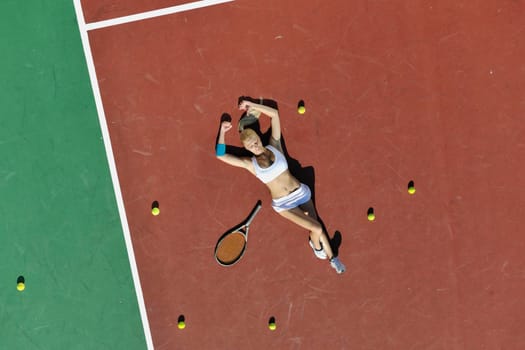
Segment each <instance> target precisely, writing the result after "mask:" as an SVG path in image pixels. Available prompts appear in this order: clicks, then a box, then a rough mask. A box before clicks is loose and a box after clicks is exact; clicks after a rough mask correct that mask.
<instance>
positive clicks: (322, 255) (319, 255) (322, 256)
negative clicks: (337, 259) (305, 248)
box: [308, 240, 328, 260]
mask: <svg viewBox="0 0 525 350" xmlns="http://www.w3.org/2000/svg"><path fill="white" fill-rule="evenodd" d="M308 243H309V244H310V247H312V250H313V251H314V254H315V256H316V257H317V259H323V260H326V259H328V256H327V255H326V252H325V251H324V249H323V244H322V243H321V242H319V244H321V250H317V249H315V246H314V244H313V243H312V241H311V240H308Z"/></svg>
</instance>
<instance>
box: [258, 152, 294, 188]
mask: <svg viewBox="0 0 525 350" xmlns="http://www.w3.org/2000/svg"><path fill="white" fill-rule="evenodd" d="M266 148H268V149H269V150H270V151H272V152H273V154H274V155H275V161H274V162H273V164H272V165H270V166H269V167H268V168H261V167H260V166H259V164H258V163H257V159H255V157H252V163H253V167H254V169H255V176H257V178H258V179H259V180H261V181H262V182H264V183H265V184H267V183H268V182H271V181H272V180H274V179H275V178H276V177H277V176H279V175H281V174H282V173H283V172H285V171H286V170H287V169H288V163H287V162H286V158H285V157H284V155H283V154H282V153H281V152H279V150H277V149H276V148H275V147H273V146H270V145H268V146H266Z"/></svg>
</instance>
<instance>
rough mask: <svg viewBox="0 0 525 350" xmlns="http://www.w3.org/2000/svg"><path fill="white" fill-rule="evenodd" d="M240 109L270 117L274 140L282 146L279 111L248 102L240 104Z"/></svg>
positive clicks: (244, 101)
mask: <svg viewBox="0 0 525 350" xmlns="http://www.w3.org/2000/svg"><path fill="white" fill-rule="evenodd" d="M239 109H241V110H246V111H250V110H255V111H258V112H261V113H263V114H266V115H267V116H268V117H270V118H271V127H272V139H274V141H276V142H277V143H279V144H280V141H281V121H280V120H279V111H278V110H277V109H275V108H272V107H268V106H265V105H262V104H257V103H253V102H250V101H246V100H243V101H241V103H240V104H239Z"/></svg>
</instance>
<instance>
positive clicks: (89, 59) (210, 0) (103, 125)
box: [73, 0, 234, 350]
mask: <svg viewBox="0 0 525 350" xmlns="http://www.w3.org/2000/svg"><path fill="white" fill-rule="evenodd" d="M80 1H81V0H73V2H74V5H75V11H76V15H77V22H78V28H79V31H80V37H81V39H82V46H83V48H84V55H85V56H86V64H87V68H88V72H89V79H90V81H91V87H92V89H93V96H94V98H95V105H96V107H97V113H98V119H99V123H100V129H101V132H102V137H103V139H104V147H105V149H106V156H107V159H108V165H109V170H110V173H111V180H112V182H113V189H114V191H115V199H116V201H117V206H118V211H119V216H120V222H121V225H122V231H123V234H124V240H125V242H126V249H127V251H128V259H129V264H130V268H131V275H132V277H133V283H134V286H135V292H136V294H137V302H138V306H139V311H140V317H141V319H142V326H143V328H144V336H145V339H146V345H147V347H148V350H153V349H154V347H153V340H152V337H151V330H150V326H149V321H148V315H147V311H146V305H145V302H144V295H143V293H142V287H141V284H140V278H139V272H138V268H137V262H136V259H135V252H134V250H133V242H132V240H131V234H130V230H129V224H128V220H127V216H126V209H125V207H124V199H123V198H122V191H121V189H120V182H119V179H118V173H117V166H116V164H115V157H114V155H113V149H112V148H111V139H110V136H109V130H108V126H107V120H106V114H105V112H104V106H103V104H102V96H101V94H100V88H99V85H98V80H97V74H96V71H95V64H94V62H93V55H92V53H91V46H90V44H89V36H88V31H90V30H94V29H100V28H106V27H110V26H115V25H119V24H123V23H129V22H135V21H140V20H144V19H149V18H154V17H159V16H165V15H169V14H174V13H178V12H183V11H188V10H193V9H198V8H202V7H207V6H213V5H217V4H222V3H227V2H232V1H234V0H203V1H196V2H192V3H189V4H184V5H178V6H172V7H168V8H164V9H160V10H154V11H149V12H143V13H139V14H135V15H131V16H125V17H118V18H114V19H109V20H104V21H100V22H93V23H89V24H86V22H85V18H84V13H83V10H82V4H81V3H80Z"/></svg>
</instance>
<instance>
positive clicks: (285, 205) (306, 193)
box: [272, 184, 312, 212]
mask: <svg viewBox="0 0 525 350" xmlns="http://www.w3.org/2000/svg"><path fill="white" fill-rule="evenodd" d="M310 198H312V192H311V191H310V188H309V187H308V186H306V185H305V184H301V186H300V187H299V188H298V189H296V190H295V191H293V192H292V193H290V194H287V195H286V196H284V197H281V198H277V199H272V208H273V210H275V211H276V212H281V211H284V210H290V209H293V208H297V207H298V206H300V205H301V204H304V203H306V202H308V201H309V200H310Z"/></svg>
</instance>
